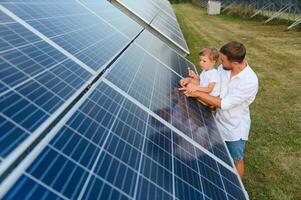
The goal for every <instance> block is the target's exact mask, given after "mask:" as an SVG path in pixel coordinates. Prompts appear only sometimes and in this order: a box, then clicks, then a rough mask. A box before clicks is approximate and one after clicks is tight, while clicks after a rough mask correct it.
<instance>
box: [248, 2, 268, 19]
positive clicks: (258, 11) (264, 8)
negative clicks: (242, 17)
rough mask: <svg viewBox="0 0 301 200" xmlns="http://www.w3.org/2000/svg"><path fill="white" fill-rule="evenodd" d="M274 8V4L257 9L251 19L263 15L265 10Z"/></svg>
mask: <svg viewBox="0 0 301 200" xmlns="http://www.w3.org/2000/svg"><path fill="white" fill-rule="evenodd" d="M272 6H273V3H269V4H266V5H265V6H263V7H261V8H260V9H257V10H256V11H255V13H254V14H253V15H252V16H251V18H253V17H255V16H256V15H258V14H259V13H262V12H263V11H264V10H266V9H268V8H271V7H272Z"/></svg>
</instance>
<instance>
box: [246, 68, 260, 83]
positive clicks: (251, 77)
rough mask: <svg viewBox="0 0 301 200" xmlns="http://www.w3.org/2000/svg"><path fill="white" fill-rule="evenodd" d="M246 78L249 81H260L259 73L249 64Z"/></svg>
mask: <svg viewBox="0 0 301 200" xmlns="http://www.w3.org/2000/svg"><path fill="white" fill-rule="evenodd" d="M246 78H247V79H248V81H251V82H256V83H258V77H257V74H256V73H255V71H254V70H253V69H252V68H251V67H250V66H249V65H248V66H247V73H246Z"/></svg>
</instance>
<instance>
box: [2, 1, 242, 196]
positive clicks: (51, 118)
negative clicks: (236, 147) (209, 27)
mask: <svg viewBox="0 0 301 200" xmlns="http://www.w3.org/2000/svg"><path fill="white" fill-rule="evenodd" d="M151 4H152V5H157V4H160V5H162V6H161V8H162V13H164V15H166V16H168V17H170V18H173V17H174V13H173V11H172V9H171V7H170V5H169V4H168V3H167V2H166V1H163V0H162V1H160V0H154V1H153V2H152V3H151ZM0 11H1V13H0V20H1V23H0V26H1V31H0V34H1V38H0V39H1V40H0V44H1V48H0V52H1V61H0V62H1V69H0V72H1V76H0V77H1V80H0V95H1V98H0V110H1V114H0V119H1V121H0V130H1V136H0V138H1V139H0V154H1V157H0V161H1V163H0V177H1V179H0V181H1V182H0V198H1V199H2V198H3V199H54V198H55V199H179V200H180V199H228V200H230V199H247V197H246V192H245V190H244V187H243V185H242V183H241V181H240V179H239V178H238V175H237V172H236V170H235V169H234V168H233V163H232V162H231V160H230V157H229V154H228V151H227V149H226V148H225V145H224V142H223V141H222V139H221V137H220V135H219V133H218V130H217V127H216V124H215V121H214V118H213V116H212V114H211V113H210V111H209V110H208V109H207V108H206V107H204V106H203V105H201V104H199V103H197V102H196V101H195V100H193V99H187V98H186V97H185V96H183V95H182V94H181V93H179V92H178V90H177V87H178V85H177V84H178V81H179V79H180V78H181V77H184V76H186V75H187V67H190V68H192V69H194V70H195V67H194V65H193V64H191V63H190V62H189V61H187V60H186V59H185V58H184V57H182V56H181V55H179V54H178V53H177V51H176V50H175V49H172V48H171V47H170V46H169V45H167V44H165V43H164V42H162V41H161V40H160V39H158V38H157V37H155V36H154V35H152V33H150V32H148V31H147V30H146V29H143V28H142V27H141V26H139V25H138V24H137V23H136V22H134V21H133V20H131V19H130V18H129V17H128V16H126V15H125V14H123V13H122V12H120V11H119V10H118V9H116V8H115V7H114V6H113V5H111V4H110V3H109V2H107V1H98V0H88V1H80V0H68V1H59V0H57V1H51V2H48V3H47V2H45V1H42V0H34V1H30V2H28V1H3V2H1V6H0ZM176 26H177V27H178V24H176Z"/></svg>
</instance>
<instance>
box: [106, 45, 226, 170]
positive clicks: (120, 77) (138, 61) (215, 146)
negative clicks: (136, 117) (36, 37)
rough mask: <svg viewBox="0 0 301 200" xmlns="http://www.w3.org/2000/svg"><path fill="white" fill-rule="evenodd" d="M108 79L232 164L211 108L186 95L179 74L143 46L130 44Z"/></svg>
mask: <svg viewBox="0 0 301 200" xmlns="http://www.w3.org/2000/svg"><path fill="white" fill-rule="evenodd" d="M128 58H131V59H128ZM106 79H108V80H109V81H111V82H112V83H113V84H115V85H116V86H118V87H119V88H120V89H122V90H123V91H125V92H126V93H128V94H129V95H131V96H133V97H134V98H135V99H137V100H138V101H140V102H141V103H142V104H144V105H145V106H146V107H148V108H149V109H151V110H152V111H153V112H155V113H156V114H157V115H159V116H160V117H161V118H163V119H164V120H166V121H168V122H170V123H172V125H173V126H175V127H176V128H178V129H179V130H181V131H182V132H183V133H185V134H187V136H189V137H190V138H192V139H194V140H195V141H196V142H198V143H199V144H200V145H202V146H203V147H204V148H206V149H207V150H208V151H210V152H212V153H213V154H214V155H216V156H217V157H219V158H220V159H222V160H223V161H225V162H226V163H227V164H228V165H229V166H232V163H231V161H230V157H229V155H227V153H226V152H227V150H226V148H225V145H224V142H223V140H222V138H221V136H220V134H219V133H218V130H217V127H216V124H215V122H214V119H213V117H212V114H211V113H210V110H209V109H207V108H205V107H204V106H203V105H201V104H199V103H197V102H196V101H195V100H192V99H190V98H188V99H187V98H185V97H184V95H183V94H182V93H181V92H179V91H178V89H177V88H178V87H179V86H178V83H179V80H180V77H179V76H178V75H176V74H175V73H174V72H172V71H171V70H170V69H168V67H166V66H163V64H161V63H160V62H158V61H157V60H156V59H155V58H154V57H152V56H150V55H149V54H147V53H146V52H145V51H144V50H143V49H142V48H140V47H138V46H137V45H131V46H130V47H129V48H128V50H127V51H126V52H125V53H124V54H123V56H122V57H120V59H119V60H117V61H116V62H115V63H114V65H113V66H112V69H111V71H110V72H109V73H108V75H107V76H106Z"/></svg>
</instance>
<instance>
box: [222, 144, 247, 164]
mask: <svg viewBox="0 0 301 200" xmlns="http://www.w3.org/2000/svg"><path fill="white" fill-rule="evenodd" d="M246 142H247V141H246V140H242V139H240V140H237V141H226V145H227V147H228V150H229V152H230V155H231V157H232V159H233V161H234V163H236V162H238V161H240V160H243V159H244V152H245V145H246Z"/></svg>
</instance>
